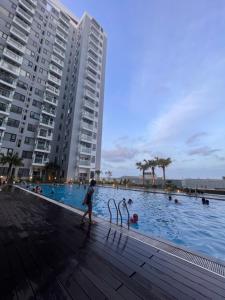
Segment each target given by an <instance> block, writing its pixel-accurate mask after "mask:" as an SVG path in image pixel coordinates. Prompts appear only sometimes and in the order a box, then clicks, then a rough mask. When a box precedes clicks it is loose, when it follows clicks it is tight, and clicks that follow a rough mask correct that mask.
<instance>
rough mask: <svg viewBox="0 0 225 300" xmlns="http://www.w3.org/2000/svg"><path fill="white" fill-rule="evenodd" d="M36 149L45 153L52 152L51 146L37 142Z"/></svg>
mask: <svg viewBox="0 0 225 300" xmlns="http://www.w3.org/2000/svg"><path fill="white" fill-rule="evenodd" d="M34 151H38V152H44V153H50V152H51V146H50V145H48V144H46V145H43V144H37V145H36V146H35V148H34Z"/></svg>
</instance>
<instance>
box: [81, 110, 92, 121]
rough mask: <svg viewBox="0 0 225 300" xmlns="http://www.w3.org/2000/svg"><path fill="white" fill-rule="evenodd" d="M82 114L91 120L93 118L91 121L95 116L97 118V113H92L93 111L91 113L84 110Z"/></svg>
mask: <svg viewBox="0 0 225 300" xmlns="http://www.w3.org/2000/svg"><path fill="white" fill-rule="evenodd" d="M81 116H82V118H86V119H89V120H91V121H93V120H94V118H95V115H94V114H91V113H89V112H87V111H83V112H82V113H81Z"/></svg>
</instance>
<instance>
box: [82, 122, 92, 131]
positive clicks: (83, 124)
mask: <svg viewBox="0 0 225 300" xmlns="http://www.w3.org/2000/svg"><path fill="white" fill-rule="evenodd" d="M81 127H83V128H85V129H89V130H93V129H94V126H93V125H91V124H88V123H86V122H81Z"/></svg>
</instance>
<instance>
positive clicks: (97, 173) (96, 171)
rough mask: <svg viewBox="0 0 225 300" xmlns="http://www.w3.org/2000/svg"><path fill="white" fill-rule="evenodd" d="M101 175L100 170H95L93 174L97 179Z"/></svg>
mask: <svg viewBox="0 0 225 300" xmlns="http://www.w3.org/2000/svg"><path fill="white" fill-rule="evenodd" d="M101 173H102V171H101V170H95V174H96V175H97V176H98V179H99V176H100V174H101Z"/></svg>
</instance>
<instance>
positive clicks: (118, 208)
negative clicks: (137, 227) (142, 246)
mask: <svg viewBox="0 0 225 300" xmlns="http://www.w3.org/2000/svg"><path fill="white" fill-rule="evenodd" d="M111 202H112V203H113V205H114V206H115V209H116V224H117V225H119V224H118V223H119V216H120V226H121V227H123V216H122V213H121V208H120V207H121V204H122V203H123V206H124V207H125V208H126V211H127V226H128V229H130V213H129V209H128V207H127V204H126V201H124V200H121V201H119V203H118V204H116V201H115V199H113V198H110V199H109V200H108V210H109V216H110V217H109V222H110V223H112V210H111V208H110V203H111Z"/></svg>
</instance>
